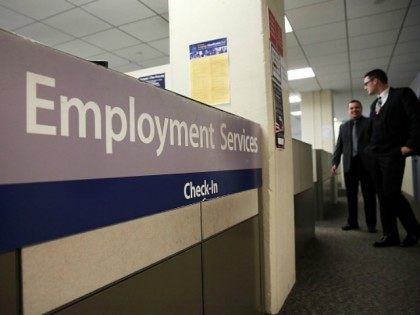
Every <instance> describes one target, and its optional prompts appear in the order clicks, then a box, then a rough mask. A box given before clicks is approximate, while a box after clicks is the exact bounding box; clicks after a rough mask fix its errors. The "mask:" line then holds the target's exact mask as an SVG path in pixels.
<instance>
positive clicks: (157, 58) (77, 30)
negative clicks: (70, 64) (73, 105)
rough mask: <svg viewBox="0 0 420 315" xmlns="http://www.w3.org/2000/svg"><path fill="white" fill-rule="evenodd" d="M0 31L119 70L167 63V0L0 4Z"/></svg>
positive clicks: (9, 0)
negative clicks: (105, 63) (15, 34)
mask: <svg viewBox="0 0 420 315" xmlns="http://www.w3.org/2000/svg"><path fill="white" fill-rule="evenodd" d="M0 27H1V28H4V29H6V30H9V31H12V32H15V33H17V34H20V35H23V36H26V37H29V38H31V39H33V40H36V41H38V42H41V43H42V44H45V45H47V46H51V47H54V48H56V49H59V50H63V51H65V52H68V53H70V54H73V55H76V56H79V57H82V58H85V59H89V60H107V61H108V62H109V67H110V68H112V69H115V70H118V71H121V72H128V71H133V70H138V69H140V68H148V67H152V66H157V65H162V64H168V63H169V22H168V0H141V1H136V0H118V1H115V0H94V1H92V0H36V1H35V0H0Z"/></svg>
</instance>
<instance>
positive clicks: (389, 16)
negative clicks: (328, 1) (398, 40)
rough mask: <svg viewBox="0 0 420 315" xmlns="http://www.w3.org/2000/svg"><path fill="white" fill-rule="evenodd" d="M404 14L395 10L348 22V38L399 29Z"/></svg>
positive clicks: (403, 11) (402, 11)
mask: <svg viewBox="0 0 420 315" xmlns="http://www.w3.org/2000/svg"><path fill="white" fill-rule="evenodd" d="M404 14H405V10H396V11H392V12H388V13H384V14H378V15H373V16H367V17H362V18H357V19H352V20H349V21H348V28H349V36H350V37H354V36H359V35H366V34H371V33H378V32H384V31H387V30H392V29H399V28H400V27H401V23H402V19H403V17H404Z"/></svg>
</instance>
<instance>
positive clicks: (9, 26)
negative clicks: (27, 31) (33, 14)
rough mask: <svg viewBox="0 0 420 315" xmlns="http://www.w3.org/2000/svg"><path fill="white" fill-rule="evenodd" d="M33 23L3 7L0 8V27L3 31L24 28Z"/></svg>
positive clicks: (31, 20)
mask: <svg viewBox="0 0 420 315" xmlns="http://www.w3.org/2000/svg"><path fill="white" fill-rule="evenodd" d="M32 22H34V20H33V19H30V18H28V17H26V16H23V15H22V14H19V13H16V12H14V11H11V10H9V9H6V8H5V7H1V6H0V27H1V28H4V29H5V30H8V31H11V30H14V29H16V28H19V27H22V26H25V25H27V24H30V23H32Z"/></svg>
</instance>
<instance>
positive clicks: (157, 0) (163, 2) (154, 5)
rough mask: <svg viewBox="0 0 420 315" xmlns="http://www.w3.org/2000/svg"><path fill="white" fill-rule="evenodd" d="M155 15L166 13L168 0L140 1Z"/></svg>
mask: <svg viewBox="0 0 420 315" xmlns="http://www.w3.org/2000/svg"><path fill="white" fill-rule="evenodd" d="M140 2H143V3H144V4H145V5H146V6H148V7H149V8H150V9H152V10H153V11H155V12H156V13H159V14H161V13H166V12H168V0H140Z"/></svg>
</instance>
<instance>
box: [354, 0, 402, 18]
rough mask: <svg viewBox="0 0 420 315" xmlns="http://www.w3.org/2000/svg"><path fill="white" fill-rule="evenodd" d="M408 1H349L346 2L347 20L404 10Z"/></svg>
mask: <svg viewBox="0 0 420 315" xmlns="http://www.w3.org/2000/svg"><path fill="white" fill-rule="evenodd" d="M408 3H409V0H387V1H382V2H379V1H366V0H351V1H346V4H347V18H348V19H354V18H358V17H363V16H368V15H374V14H379V13H385V12H390V11H394V10H398V9H406V8H407V6H408Z"/></svg>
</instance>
